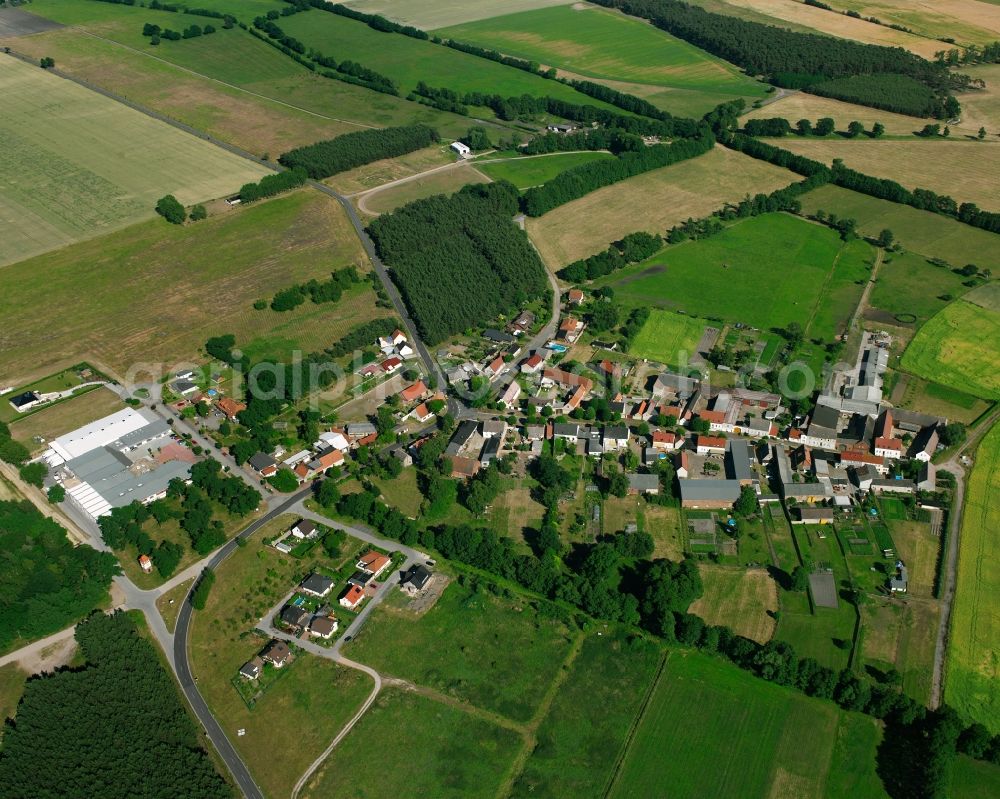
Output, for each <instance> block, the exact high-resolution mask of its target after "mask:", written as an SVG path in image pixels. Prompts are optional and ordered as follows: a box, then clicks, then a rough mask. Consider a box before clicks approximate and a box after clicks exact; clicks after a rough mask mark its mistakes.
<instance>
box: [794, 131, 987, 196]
mask: <svg viewBox="0 0 1000 799" xmlns="http://www.w3.org/2000/svg"><path fill="white" fill-rule="evenodd" d="M781 142H782V143H781V146H782V147H784V148H786V149H788V150H791V151H792V152H794V153H799V154H800V155H804V156H807V157H808V158H813V159H815V160H817V161H822V162H823V163H825V164H829V163H830V162H831V161H833V159H834V158H841V159H843V161H844V164H845V165H846V166H848V167H850V168H851V169H856V170H858V171H859V172H864V173H865V174H868V175H874V176H875V177H878V178H889V179H891V180H895V181H896V182H897V183H900V184H902V185H903V186H905V187H906V188H908V189H916V188H921V189H931V190H932V191H936V192H938V193H939V194H947V195H950V196H952V197H954V198H955V200H957V201H958V202H960V203H962V202H974V203H976V204H978V205H979V207H980V208H982V209H984V210H987V211H1000V144H996V143H993V142H979V141H976V142H972V141H957V140H956V141H949V140H946V139H920V140H914V141H886V140H875V139H867V140H861V139H854V140H846V139H840V140H834V139H801V138H798V137H796V136H792V137H791V138H787V137H786V138H784V139H782V140H781Z"/></svg>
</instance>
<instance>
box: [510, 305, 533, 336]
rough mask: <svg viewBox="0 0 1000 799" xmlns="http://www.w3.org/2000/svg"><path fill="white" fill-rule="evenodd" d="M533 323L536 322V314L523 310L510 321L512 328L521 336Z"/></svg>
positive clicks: (512, 330) (513, 331)
mask: <svg viewBox="0 0 1000 799" xmlns="http://www.w3.org/2000/svg"><path fill="white" fill-rule="evenodd" d="M533 324H535V315H534V314H533V313H532V312H531V311H521V313H519V314H518V315H517V318H515V319H514V321H513V322H511V323H510V329H511V332H512V333H513V334H514V335H515V336H520V335H523V334H524V333H527V332H528V331H529V330H530V329H531V326H532V325H533Z"/></svg>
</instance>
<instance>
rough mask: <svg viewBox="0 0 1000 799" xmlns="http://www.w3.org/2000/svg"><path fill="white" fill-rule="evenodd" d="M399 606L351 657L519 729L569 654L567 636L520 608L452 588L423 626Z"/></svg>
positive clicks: (362, 638) (391, 606)
mask: <svg viewBox="0 0 1000 799" xmlns="http://www.w3.org/2000/svg"><path fill="white" fill-rule="evenodd" d="M401 605H402V601H401V600H400V599H399V597H396V598H394V599H393V600H390V601H389V602H385V603H383V604H382V605H381V606H380V607H379V609H378V612H377V613H376V614H374V615H373V616H372V618H371V619H370V620H369V621H368V622H367V623H366V625H365V628H364V630H363V631H362V633H361V634H360V635H359V636H358V637H357V638H356V639H355V640H354V641H352V642H351V644H350V646H349V647H348V649H347V655H348V657H350V658H352V659H354V660H357V661H359V662H361V663H366V664H368V665H370V666H372V667H373V668H375V669H378V671H379V672H381V673H383V674H389V675H392V676H394V677H402V678H404V679H407V680H410V681H412V682H414V683H416V684H417V685H426V686H428V687H430V688H434V689H436V690H438V691H441V692H442V693H445V694H448V695H449V696H452V697H454V698H456V699H459V700H462V701H464V702H468V703H470V704H472V705H475V706H476V707H480V708H483V709H484V710H490V711H493V712H495V713H499V714H501V715H504V716H507V717H508V718H511V719H514V720H517V721H527V720H528V719H530V718H531V717H532V715H533V714H534V712H535V710H536V709H537V708H538V705H539V704H540V703H541V700H542V697H543V696H544V694H545V692H546V690H547V689H548V687H549V685H550V684H551V683H552V680H553V679H555V677H556V674H558V672H559V669H560V667H561V665H562V662H563V660H564V659H565V658H566V656H567V655H568V654H569V651H570V639H571V633H570V631H569V630H568V629H567V628H566V627H565V626H563V625H562V624H560V623H559V622H556V621H553V620H550V619H547V618H545V617H543V616H541V615H540V614H539V613H538V611H537V610H536V609H534V608H531V607H529V606H527V604H526V603H525V601H524V600H520V599H519V600H517V601H516V602H513V603H512V602H510V601H509V600H503V599H499V598H497V597H494V596H493V595H492V594H490V593H488V592H487V591H486V590H485V589H481V590H478V591H472V590H470V589H469V588H466V587H463V586H461V585H459V584H458V582H456V581H452V582H451V583H450V584H449V585H448V587H447V589H445V592H444V594H442V596H441V598H440V599H439V600H438V601H437V603H436V604H435V605H434V607H433V608H431V609H430V610H429V611H428V612H427V613H426V614H424V615H423V616H421V617H420V618H416V617H414V616H413V614H412V613H410V612H409V611H407V610H405V609H403V608H402V607H401ZM430 641H433V642H434V643H433V645H432V646H431V645H428V642H430Z"/></svg>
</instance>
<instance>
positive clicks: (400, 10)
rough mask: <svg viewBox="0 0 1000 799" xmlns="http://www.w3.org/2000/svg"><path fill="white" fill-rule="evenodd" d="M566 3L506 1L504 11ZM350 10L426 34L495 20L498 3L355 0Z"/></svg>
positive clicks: (562, 0) (492, 0) (563, 0)
mask: <svg viewBox="0 0 1000 799" xmlns="http://www.w3.org/2000/svg"><path fill="white" fill-rule="evenodd" d="M565 3H566V0H504V3H503V11H504V13H506V14H510V13H512V12H514V11H528V10H530V9H533V8H544V7H545V6H555V5H563V4H565ZM351 8H356V9H358V10H359V11H365V12H367V13H369V14H382V16H385V17H388V18H389V19H395V20H398V21H400V22H405V23H406V24H408V25H415V26H416V27H418V28H423V29H424V30H426V31H430V30H434V29H435V28H441V27H443V26H444V25H455V24H458V23H462V22H468V21H471V20H476V19H486V18H488V17H493V16H496V13H497V10H498V9H497V4H496V2H495V0H470V2H466V3H462V4H460V5H456V4H455V3H454V2H453V0H352V2H351Z"/></svg>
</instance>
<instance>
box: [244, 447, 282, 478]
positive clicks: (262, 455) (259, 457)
mask: <svg viewBox="0 0 1000 799" xmlns="http://www.w3.org/2000/svg"><path fill="white" fill-rule="evenodd" d="M247 465H248V466H249V467H250V468H251V469H253V470H254V471H255V472H257V474H259V475H260V476H261V477H270V476H271V475H272V474H277V472H278V462H277V461H276V460H275V459H274V458H272V457H271V456H270V455H268V454H267V453H266V452H258V453H257V454H256V455H252V456H251V457H250V459H249V460H248V461H247Z"/></svg>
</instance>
